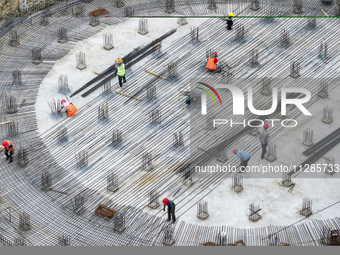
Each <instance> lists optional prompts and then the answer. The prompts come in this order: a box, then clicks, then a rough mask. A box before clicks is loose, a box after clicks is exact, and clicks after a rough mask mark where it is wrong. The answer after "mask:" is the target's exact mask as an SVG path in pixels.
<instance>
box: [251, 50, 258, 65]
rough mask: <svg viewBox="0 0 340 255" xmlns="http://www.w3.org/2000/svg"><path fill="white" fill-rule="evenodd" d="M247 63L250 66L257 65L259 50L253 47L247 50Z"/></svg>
mask: <svg viewBox="0 0 340 255" xmlns="http://www.w3.org/2000/svg"><path fill="white" fill-rule="evenodd" d="M249 64H250V66H251V67H255V66H258V65H259V50H258V49H253V50H251V51H250V52H249Z"/></svg>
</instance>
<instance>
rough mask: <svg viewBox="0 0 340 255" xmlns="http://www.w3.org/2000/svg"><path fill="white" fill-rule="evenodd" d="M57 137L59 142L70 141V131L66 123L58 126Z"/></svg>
mask: <svg viewBox="0 0 340 255" xmlns="http://www.w3.org/2000/svg"><path fill="white" fill-rule="evenodd" d="M56 139H57V141H58V142H61V143H63V142H67V141H68V132H67V127H66V126H64V125H61V126H59V127H57V130H56Z"/></svg>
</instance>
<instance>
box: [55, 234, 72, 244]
mask: <svg viewBox="0 0 340 255" xmlns="http://www.w3.org/2000/svg"><path fill="white" fill-rule="evenodd" d="M58 245H59V246H70V245H71V237H70V236H69V235H61V236H58Z"/></svg>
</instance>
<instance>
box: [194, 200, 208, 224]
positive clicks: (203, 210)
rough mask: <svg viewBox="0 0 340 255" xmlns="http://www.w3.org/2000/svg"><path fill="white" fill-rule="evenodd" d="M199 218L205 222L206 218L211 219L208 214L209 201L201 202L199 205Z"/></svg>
mask: <svg viewBox="0 0 340 255" xmlns="http://www.w3.org/2000/svg"><path fill="white" fill-rule="evenodd" d="M197 217H198V218H200V219H202V220H205V219H206V218H208V217H209V213H208V202H207V201H203V200H201V201H199V202H198V204H197Z"/></svg>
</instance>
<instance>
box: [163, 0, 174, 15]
mask: <svg viewBox="0 0 340 255" xmlns="http://www.w3.org/2000/svg"><path fill="white" fill-rule="evenodd" d="M174 11H175V0H165V12H167V13H169V14H170V13H173V12H174Z"/></svg>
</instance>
